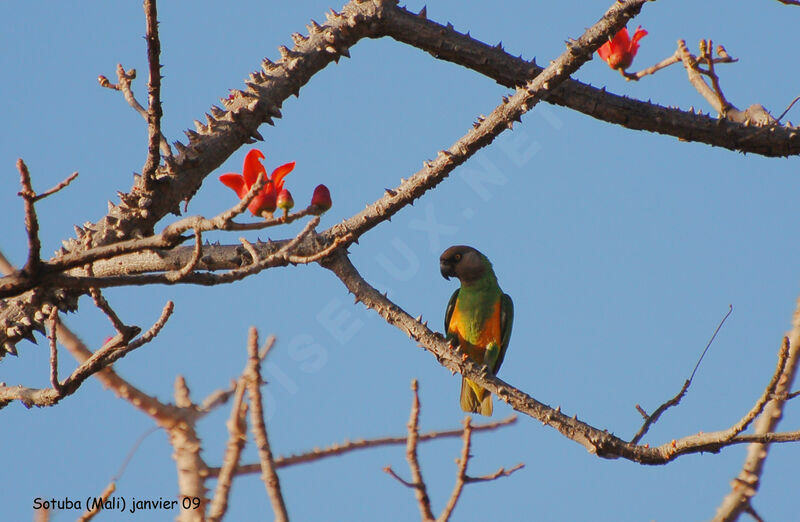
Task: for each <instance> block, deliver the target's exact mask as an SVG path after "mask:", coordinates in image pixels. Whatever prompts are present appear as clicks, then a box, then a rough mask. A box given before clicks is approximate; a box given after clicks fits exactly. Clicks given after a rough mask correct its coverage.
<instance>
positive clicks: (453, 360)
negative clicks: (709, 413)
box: [324, 252, 800, 465]
mask: <svg viewBox="0 0 800 522" xmlns="http://www.w3.org/2000/svg"><path fill="white" fill-rule="evenodd" d="M324 266H325V267H326V268H328V269H330V270H331V271H333V272H334V273H335V274H336V276H337V277H338V278H339V279H340V280H341V281H342V282H343V283H344V284H345V286H346V287H347V289H348V290H349V291H350V292H351V293H353V294H354V295H355V296H356V303H358V302H359V301H360V302H363V303H364V305H365V306H366V307H367V308H369V309H373V310H375V311H376V312H377V313H378V314H379V315H380V316H381V317H383V318H384V319H385V320H386V321H387V322H388V323H389V324H391V325H393V326H396V327H397V328H398V329H400V330H401V331H403V332H405V333H406V334H408V336H409V337H410V338H412V339H414V340H415V341H417V342H418V343H420V345H421V346H422V347H423V348H425V349H426V350H428V351H430V352H431V353H432V354H433V355H434V356H435V357H436V359H437V360H438V361H439V363H440V364H441V365H442V366H444V367H445V368H447V369H448V370H450V371H452V372H458V373H460V374H461V375H463V376H464V377H467V378H468V379H470V380H472V381H474V382H475V383H476V384H478V385H480V386H481V387H483V388H486V389H487V390H488V391H490V392H491V393H493V394H495V395H496V396H497V397H498V398H500V399H501V400H503V401H505V402H507V403H508V404H509V405H510V406H511V407H512V408H514V409H515V410H517V411H519V412H521V413H524V414H526V415H528V416H530V417H532V418H534V419H537V420H539V421H540V422H542V423H543V424H545V425H547V426H551V427H553V428H555V429H557V430H558V431H559V432H561V433H562V434H563V435H564V436H565V437H567V438H569V439H571V440H574V441H575V442H577V443H579V444H581V445H582V446H584V447H585V448H586V449H587V450H588V451H589V452H590V453H592V454H595V455H597V456H599V457H603V458H609V459H613V458H620V457H621V458H625V459H628V460H631V461H634V462H639V463H641V464H650V465H654V464H666V463H667V462H670V461H672V460H674V459H676V458H677V457H679V456H681V455H686V454H692V453H704V452H712V453H717V452H719V451H720V450H721V449H722V448H724V447H726V446H730V445H733V444H743V443H747V442H789V441H797V440H800V431H797V432H786V433H781V434H767V433H764V434H759V435H741V434H739V435H735V431H736V427H734V428H729V429H727V430H722V431H717V432H711V433H703V432H701V433H697V434H695V435H688V436H685V437H683V438H681V439H677V440H672V441H670V442H668V443H665V444H662V445H660V446H657V447H650V446H649V445H647V444H645V445H637V444H633V443H630V442H626V441H624V440H622V439H620V438H619V437H616V436H615V435H612V434H611V433H609V431H608V430H601V429H598V428H595V427H593V426H590V425H589V424H586V423H585V422H581V421H579V420H578V419H577V416H574V417H568V416H567V415H565V414H563V413H562V412H561V408H560V407H558V408H555V409H554V408H551V407H550V406H547V405H545V404H542V403H541V402H539V401H537V400H536V399H534V398H533V397H531V396H530V395H528V394H526V393H524V392H523V391H521V390H519V389H517V388H515V387H513V386H511V385H510V384H508V383H506V382H505V381H503V380H502V379H499V378H497V377H496V376H494V375H491V374H489V373H488V370H487V368H486V367H485V366H483V365H479V364H477V363H475V362H473V361H472V360H471V359H469V358H466V359H464V358H462V357H460V356H459V355H458V354H457V353H456V352H455V351H453V350H452V349H451V348H450V345H449V343H448V342H447V341H446V340H445V338H444V337H443V336H442V335H441V334H439V333H434V332H432V331H431V330H429V329H428V328H427V326H426V325H424V324H422V323H420V322H419V321H417V320H415V319H414V318H413V317H412V316H411V315H409V314H408V313H406V312H405V311H404V310H403V309H401V308H400V307H399V306H397V305H396V304H394V303H393V302H392V301H391V300H390V299H388V298H387V297H386V296H385V295H384V294H381V293H380V292H378V291H377V290H376V289H375V288H374V287H372V286H371V285H369V284H368V283H367V282H366V281H364V279H363V278H362V277H361V275H360V274H359V273H358V271H357V270H356V269H355V267H354V266H353V265H352V263H351V262H350V260H349V258H348V257H347V256H346V254H344V253H343V252H338V253H337V254H336V255H335V256H333V257H331V258H329V259H328V260H326V262H325V263H324ZM799 331H800V330H799ZM798 345H800V340H799V341H798ZM790 361H791V357H790ZM779 364H780V363H779ZM787 367H789V364H787ZM778 391H780V388H778ZM732 433H734V435H733V436H732Z"/></svg>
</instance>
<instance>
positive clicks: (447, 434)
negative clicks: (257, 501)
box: [208, 415, 517, 477]
mask: <svg viewBox="0 0 800 522" xmlns="http://www.w3.org/2000/svg"><path fill="white" fill-rule="evenodd" d="M516 421H517V416H516V415H511V416H509V417H506V418H505V419H503V420H501V421H497V422H489V423H486V424H478V425H477V426H473V427H472V431H491V430H496V429H498V428H502V427H503V426H508V425H511V424H514V423H515V422H516ZM463 433H464V430H463V429H458V430H447V431H430V432H428V433H422V434H420V436H419V441H418V442H427V441H429V440H436V439H444V438H455V437H461V436H463ZM407 443H408V435H407V434H406V435H403V436H401V437H383V438H378V439H360V440H354V441H345V442H343V443H341V444H332V445H330V446H328V447H327V448H323V449H315V450H312V451H309V452H306V453H301V454H299V455H289V456H286V457H277V458H276V459H275V467H276V468H283V467H287V466H294V465H297V464H306V463H309V462H316V461H317V460H320V459H324V458H328V457H335V456H338V455H342V454H345V453H349V452H351V451H357V450H362V449H369V448H376V447H379V446H395V445H396V446H400V445H406V444H407ZM260 471H261V464H245V465H243V466H239V467H238V468H236V474H237V475H244V474H247V473H259V472H260ZM218 474H219V468H208V476H209V477H215V476H217V475H218Z"/></svg>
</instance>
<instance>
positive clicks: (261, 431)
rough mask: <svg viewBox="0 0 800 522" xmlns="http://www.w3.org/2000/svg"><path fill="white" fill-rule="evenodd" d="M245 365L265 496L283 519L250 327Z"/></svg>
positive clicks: (270, 343) (285, 518)
mask: <svg viewBox="0 0 800 522" xmlns="http://www.w3.org/2000/svg"><path fill="white" fill-rule="evenodd" d="M274 344H275V338H274V337H270V338H269V339H268V340H267V343H266V344H265V346H264V349H263V350H262V354H263V357H266V356H267V353H269V350H270V348H272V346H273V345H274ZM247 354H248V360H247V367H246V368H245V371H244V374H243V376H242V377H243V379H244V382H245V384H246V385H247V396H248V397H249V398H250V406H251V408H250V424H251V425H252V429H253V438H254V439H255V442H256V447H257V448H258V456H259V459H260V461H261V479H262V480H263V481H264V486H265V487H266V489H267V495H269V500H270V502H271V503H272V511H273V513H274V515H275V520H277V521H278V522H286V521H288V520H289V515H288V513H287V511H286V503H285V502H284V500H283V494H282V493H281V483H280V480H279V479H278V474H277V473H276V472H275V461H274V459H273V457H272V449H271V448H270V445H269V438H268V437H267V427H266V424H265V422H264V407H263V405H262V397H261V383H262V379H261V358H262V356H261V355H260V354H259V352H258V332H257V331H256V329H255V328H250V335H249V338H248V342H247Z"/></svg>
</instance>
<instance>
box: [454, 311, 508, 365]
mask: <svg viewBox="0 0 800 522" xmlns="http://www.w3.org/2000/svg"><path fill="white" fill-rule="evenodd" d="M448 326H449V328H448V330H449V331H450V332H453V333H455V334H456V335H457V336H458V340H459V343H460V345H461V347H462V349H465V350H466V351H467V353H468V354H469V355H470V357H471V358H472V359H475V360H476V361H478V362H481V361H483V352H484V351H485V350H486V347H487V346H488V345H489V344H491V343H495V344H497V345H498V346H500V340H501V338H502V336H501V334H500V300H499V299H498V300H497V303H496V304H495V305H494V310H492V315H490V316H489V319H488V320H487V321H485V322H484V323H483V325H481V324H479V319H478V317H477V314H476V313H474V312H472V311H470V310H462V309H461V308H460V307H459V303H458V302H456V307H455V309H454V310H453V316H452V317H451V318H450V324H449V325H448Z"/></svg>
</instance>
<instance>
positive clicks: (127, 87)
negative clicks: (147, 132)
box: [97, 63, 172, 159]
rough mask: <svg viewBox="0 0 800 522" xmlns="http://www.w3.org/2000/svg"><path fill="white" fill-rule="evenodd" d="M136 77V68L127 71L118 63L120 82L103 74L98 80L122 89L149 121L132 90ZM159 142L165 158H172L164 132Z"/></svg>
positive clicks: (108, 85)
mask: <svg viewBox="0 0 800 522" xmlns="http://www.w3.org/2000/svg"><path fill="white" fill-rule="evenodd" d="M134 79H136V69H131V70H129V71H126V70H125V69H124V68H123V67H122V64H119V63H118V64H117V81H118V82H119V83H111V82H110V81H109V80H108V78H106V77H105V76H103V75H102V74H101V75H99V76H98V77H97V82H98V83H99V84H100V86H101V87H105V88H107V89H111V90H114V91H120V92H121V93H122V96H123V97H124V98H125V101H126V102H128V105H130V106H131V108H132V109H133V110H135V111H136V112H137V113H139V115H140V116H141V117H142V118H144V121H148V113H147V110H145V108H144V107H142V106H141V104H140V103H139V102H138V101H137V100H136V97H135V96H134V95H133V90H131V83H132V82H133V80H134ZM159 143H160V146H161V154H162V155H163V156H164V158H165V159H167V158H169V159H171V158H172V149H170V147H169V143H168V142H167V139H166V138H165V137H164V135H163V134H160V135H159Z"/></svg>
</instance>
